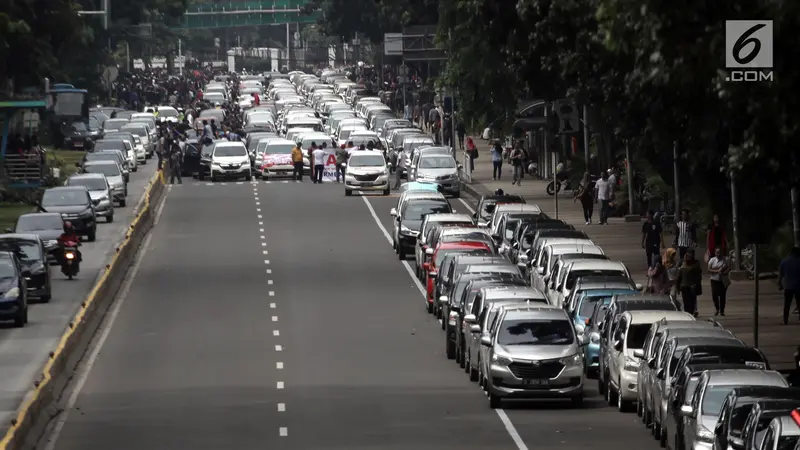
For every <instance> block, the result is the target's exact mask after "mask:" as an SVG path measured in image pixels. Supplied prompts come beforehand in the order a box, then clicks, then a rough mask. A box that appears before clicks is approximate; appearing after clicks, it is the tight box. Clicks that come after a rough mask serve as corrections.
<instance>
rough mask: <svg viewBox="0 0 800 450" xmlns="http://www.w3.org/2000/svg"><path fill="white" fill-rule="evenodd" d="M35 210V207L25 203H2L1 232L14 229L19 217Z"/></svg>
mask: <svg viewBox="0 0 800 450" xmlns="http://www.w3.org/2000/svg"><path fill="white" fill-rule="evenodd" d="M35 210H36V208H35V207H33V206H31V205H26V204H24V203H4V202H0V232H4V231H5V229H6V228H13V227H14V224H15V223H16V222H17V217H19V216H21V215H23V214H27V213H29V212H34V211H35Z"/></svg>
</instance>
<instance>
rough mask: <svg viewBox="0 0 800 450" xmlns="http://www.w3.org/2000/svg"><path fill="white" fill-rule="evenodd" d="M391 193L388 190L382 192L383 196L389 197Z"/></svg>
mask: <svg viewBox="0 0 800 450" xmlns="http://www.w3.org/2000/svg"><path fill="white" fill-rule="evenodd" d="M391 193H392V191H391V190H389V189H385V190H384V191H383V195H389V194H391Z"/></svg>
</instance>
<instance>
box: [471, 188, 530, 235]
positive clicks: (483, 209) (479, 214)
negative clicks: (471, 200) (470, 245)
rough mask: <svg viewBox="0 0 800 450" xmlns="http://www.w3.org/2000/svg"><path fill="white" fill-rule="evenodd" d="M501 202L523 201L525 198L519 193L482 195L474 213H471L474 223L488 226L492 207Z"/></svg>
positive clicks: (492, 210)
mask: <svg viewBox="0 0 800 450" xmlns="http://www.w3.org/2000/svg"><path fill="white" fill-rule="evenodd" d="M502 203H525V199H524V198H522V197H521V196H519V195H484V196H483V197H481V199H480V201H479V202H478V207H477V208H475V214H473V215H472V218H473V219H474V220H475V225H478V226H479V227H485V226H488V225H489V220H490V219H491V218H492V213H494V208H495V207H496V206H497V205H498V204H502Z"/></svg>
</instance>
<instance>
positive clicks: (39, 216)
mask: <svg viewBox="0 0 800 450" xmlns="http://www.w3.org/2000/svg"><path fill="white" fill-rule="evenodd" d="M63 232H64V219H62V218H61V214H59V213H42V212H39V213H29V214H23V215H21V216H19V218H18V219H17V224H16V225H14V228H13V229H7V230H6V233H18V234H35V235H37V236H39V238H41V239H42V242H44V249H45V251H47V261H48V262H49V263H50V264H58V259H57V256H58V252H59V248H58V237H59V236H61V233H63Z"/></svg>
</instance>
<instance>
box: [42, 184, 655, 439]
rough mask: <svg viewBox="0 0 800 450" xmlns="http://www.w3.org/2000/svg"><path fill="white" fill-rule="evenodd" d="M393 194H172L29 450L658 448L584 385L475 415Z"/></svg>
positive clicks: (478, 402)
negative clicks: (399, 228) (401, 242)
mask: <svg viewBox="0 0 800 450" xmlns="http://www.w3.org/2000/svg"><path fill="white" fill-rule="evenodd" d="M395 201H396V198H391V197H388V198H382V197H369V198H366V199H365V198H359V197H357V196H354V197H349V198H346V197H345V196H344V193H343V189H342V188H341V186H337V185H313V184H311V183H303V184H297V183H281V182H274V181H273V182H270V183H265V182H261V183H253V184H251V183H241V182H239V183H236V182H227V183H217V184H214V185H211V184H210V183H201V182H196V181H189V182H187V183H185V184H184V185H182V186H175V187H174V188H172V189H170V190H169V192H168V194H167V197H166V201H165V206H164V208H163V213H162V214H161V215H160V218H159V221H158V224H157V225H156V227H155V229H154V230H153V232H152V235H151V238H150V239H148V242H147V243H146V250H145V251H144V252H143V256H142V259H141V262H140V264H137V266H135V269H134V272H135V273H134V277H133V278H132V281H131V284H130V291H129V292H127V293H125V292H123V294H125V295H123V296H121V298H120V299H119V300H118V301H117V303H116V304H115V307H114V310H112V313H111V315H110V317H109V319H108V320H107V323H106V324H105V328H104V331H103V332H102V333H101V334H100V337H99V339H98V342H97V343H96V347H95V349H94V350H93V351H92V352H91V354H90V356H89V358H88V360H87V361H86V362H85V367H84V369H83V370H82V371H81V373H80V374H79V376H78V377H77V380H76V382H75V385H74V389H75V390H74V391H73V392H72V393H71V394H70V395H68V397H69V402H68V405H67V406H68V408H67V410H66V413H65V414H62V415H61V416H60V417H59V420H58V422H56V423H55V424H54V426H53V429H52V432H51V433H50V434H49V435H48V437H47V438H46V440H47V441H48V444H49V445H47V446H44V447H42V448H45V449H46V450H50V449H56V450H79V449H80V450H83V449H86V448H113V449H115V450H128V449H131V450H133V449H136V450H141V449H148V450H174V449H176V448H192V449H209V450H210V449H213V450H219V449H220V448H230V449H237V450H248V449H254V450H255V449H259V450H261V449H263V448H277V449H292V450H293V449H298V450H300V449H303V450H307V449H342V450H344V449H397V450H400V449H403V450H408V449H414V450H422V449H431V450H432V449H438V450H441V449H488V448H491V449H498V450H502V449H517V450H522V449H528V448H531V449H533V448H535V449H537V450H538V449H556V448H557V449H572V448H575V449H578V448H580V449H584V448H589V447H591V448H600V449H605V448H608V449H611V448H614V449H617V448H619V447H623V448H626V447H627V448H641V449H645V448H654V449H655V448H657V447H656V445H657V444H656V443H655V442H654V441H653V440H652V438H651V437H650V436H649V434H648V433H647V432H646V431H645V430H644V429H643V428H642V427H641V426H640V425H638V423H637V420H636V416H635V415H634V414H626V415H622V414H619V413H618V412H617V411H616V410H614V409H612V408H609V407H607V406H605V404H604V402H603V401H602V400H601V399H600V398H599V397H598V396H597V395H596V391H595V390H594V385H593V384H592V385H591V389H590V391H589V392H588V395H589V398H588V399H587V402H586V406H585V407H584V408H583V409H579V410H575V409H573V408H572V406H571V404H570V402H568V401H566V402H563V403H562V402H552V401H551V402H533V403H523V404H511V405H508V407H507V409H504V410H497V411H493V410H491V409H489V406H488V400H487V399H486V397H485V396H484V395H483V394H482V391H481V390H480V389H479V388H478V387H477V385H476V384H474V383H471V382H469V380H468V378H467V376H466V374H464V372H463V370H461V369H459V368H458V366H457V365H456V364H454V363H453V362H452V361H447V360H446V359H445V358H444V336H443V334H442V332H441V330H440V329H439V327H438V324H437V323H436V321H435V319H433V317H432V316H430V315H428V314H427V313H426V312H425V309H424V303H423V298H422V295H421V292H420V286H419V285H418V284H417V282H416V281H415V280H414V278H413V277H412V276H411V275H410V270H409V268H408V267H406V266H405V265H404V264H402V263H401V262H399V261H398V260H397V256H396V255H395V254H394V252H393V251H392V249H391V246H390V244H389V242H388V240H387V236H386V235H385V232H384V230H383V229H382V228H381V227H383V228H386V229H389V228H388V226H389V215H388V212H389V209H390V208H391V207H392V206H393V205H394V202H395ZM455 208H456V209H457V210H460V211H463V212H467V209H468V208H467V206H466V205H465V204H464V203H463V202H461V201H455ZM376 214H377V217H378V218H379V219H378V221H376V218H375V215H376Z"/></svg>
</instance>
